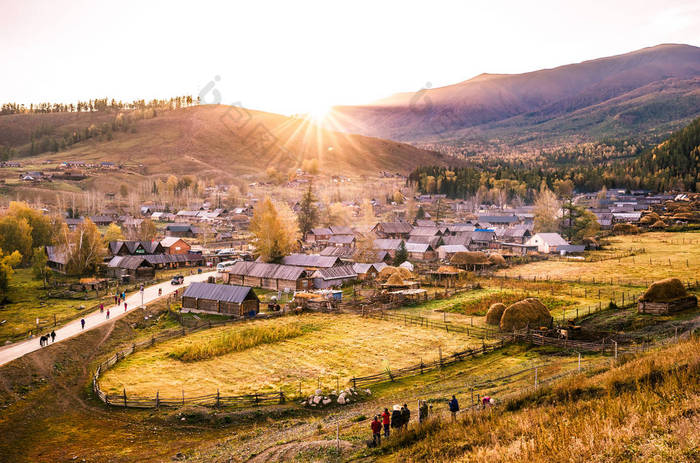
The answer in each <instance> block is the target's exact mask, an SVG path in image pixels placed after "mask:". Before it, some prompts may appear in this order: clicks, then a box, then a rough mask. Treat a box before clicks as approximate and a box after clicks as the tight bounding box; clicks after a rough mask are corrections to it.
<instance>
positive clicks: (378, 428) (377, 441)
mask: <svg viewBox="0 0 700 463" xmlns="http://www.w3.org/2000/svg"><path fill="white" fill-rule="evenodd" d="M370 427H371V428H372V442H374V445H375V446H377V447H379V446H380V445H381V443H382V423H380V422H379V417H378V416H377V415H374V420H372V423H371V424H370Z"/></svg>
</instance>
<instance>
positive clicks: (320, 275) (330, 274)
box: [311, 265, 357, 289]
mask: <svg viewBox="0 0 700 463" xmlns="http://www.w3.org/2000/svg"><path fill="white" fill-rule="evenodd" d="M311 278H313V282H314V287H315V288H317V289H326V288H330V287H333V286H341V285H342V284H343V283H345V282H348V281H352V280H356V279H357V272H355V270H354V269H353V266H352V265H341V266H340V267H331V268H323V269H320V270H316V271H315V272H314V274H313V275H311Z"/></svg>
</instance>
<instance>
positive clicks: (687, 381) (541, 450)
mask: <svg viewBox="0 0 700 463" xmlns="http://www.w3.org/2000/svg"><path fill="white" fill-rule="evenodd" d="M698 352H700V341H699V340H698V339H695V340H691V341H688V342H684V343H681V344H679V345H676V346H672V347H670V348H668V349H666V350H663V351H660V352H657V353H654V354H651V355H648V356H645V357H642V358H639V359H636V360H633V361H630V362H628V363H627V364H624V365H622V366H620V367H617V368H614V369H612V370H610V371H608V372H605V373H602V374H597V375H593V376H590V377H586V376H576V377H573V378H571V379H570V380H567V381H564V382H561V383H558V384H556V385H555V386H553V387H551V388H542V389H540V390H538V391H536V392H533V393H530V394H528V395H526V396H524V397H521V398H519V399H515V400H512V401H510V402H508V403H507V404H506V405H505V406H504V407H501V408H497V409H493V410H492V411H491V412H489V413H479V414H465V416H464V417H463V418H462V419H461V420H460V421H459V423H458V424H457V425H452V424H449V423H447V422H444V421H434V422H432V423H429V424H428V425H427V426H425V427H423V428H417V429H415V430H412V431H411V432H409V433H406V434H405V435H403V436H402V438H399V439H393V440H391V441H389V442H388V443H389V446H388V447H385V451H387V450H388V451H392V450H393V451H396V452H397V453H395V454H393V455H391V456H388V457H387V458H386V460H388V461H401V462H408V461H435V462H440V461H450V462H454V461H457V462H467V461H469V462H506V461H508V462H510V461H529V462H554V461H572V462H612V461H674V462H695V461H698V459H699V458H700V451H699V450H698V449H700V433H699V432H698V429H699V426H700V415H698V413H697V410H698V405H699V404H700V393H699V392H698V391H699V390H700V374H699V373H700V354H698Z"/></svg>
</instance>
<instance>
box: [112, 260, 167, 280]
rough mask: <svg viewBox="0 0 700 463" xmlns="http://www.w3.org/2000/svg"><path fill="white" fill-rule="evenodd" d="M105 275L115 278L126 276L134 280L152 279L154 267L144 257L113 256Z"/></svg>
mask: <svg viewBox="0 0 700 463" xmlns="http://www.w3.org/2000/svg"><path fill="white" fill-rule="evenodd" d="M107 273H108V274H109V275H110V276H113V277H115V278H121V277H123V276H126V275H128V276H131V277H134V278H153V277H154V276H155V274H156V267H155V265H153V264H151V263H150V262H149V261H148V260H146V258H145V257H144V256H114V257H112V260H110V261H109V263H108V264H107Z"/></svg>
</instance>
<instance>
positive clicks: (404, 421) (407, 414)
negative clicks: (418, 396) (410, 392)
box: [401, 404, 411, 430]
mask: <svg viewBox="0 0 700 463" xmlns="http://www.w3.org/2000/svg"><path fill="white" fill-rule="evenodd" d="M409 421H411V410H409V409H408V405H407V404H403V407H401V426H402V427H403V429H405V430H408V422H409Z"/></svg>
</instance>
